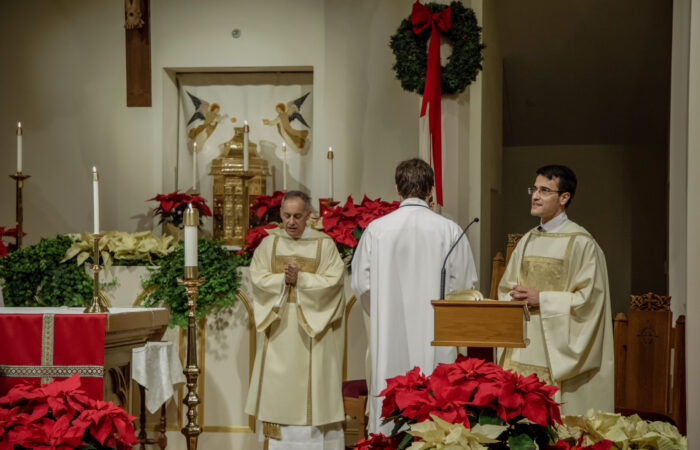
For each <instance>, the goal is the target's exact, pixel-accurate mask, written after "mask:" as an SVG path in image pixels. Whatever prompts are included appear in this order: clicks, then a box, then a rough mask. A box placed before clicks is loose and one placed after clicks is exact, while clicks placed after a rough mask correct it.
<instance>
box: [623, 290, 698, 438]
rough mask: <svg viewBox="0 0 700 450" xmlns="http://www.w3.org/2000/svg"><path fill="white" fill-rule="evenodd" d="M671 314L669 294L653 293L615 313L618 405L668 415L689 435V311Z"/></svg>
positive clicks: (658, 416)
mask: <svg viewBox="0 0 700 450" xmlns="http://www.w3.org/2000/svg"><path fill="white" fill-rule="evenodd" d="M672 318H673V315H672V313H671V297H668V296H662V295H656V294H652V293H648V294H645V295H633V296H632V300H631V303H630V309H629V317H627V316H625V314H623V313H619V314H618V315H617V316H616V317H615V322H614V341H615V410H616V411H618V412H620V413H622V414H626V415H628V414H631V413H637V414H639V416H640V417H642V418H646V419H651V420H654V419H656V420H658V419H664V417H666V418H670V419H672V421H673V422H675V424H676V426H677V427H678V429H679V430H680V432H681V433H682V434H685V433H686V398H685V316H680V317H679V318H678V320H677V321H676V326H675V327H673V326H672Z"/></svg>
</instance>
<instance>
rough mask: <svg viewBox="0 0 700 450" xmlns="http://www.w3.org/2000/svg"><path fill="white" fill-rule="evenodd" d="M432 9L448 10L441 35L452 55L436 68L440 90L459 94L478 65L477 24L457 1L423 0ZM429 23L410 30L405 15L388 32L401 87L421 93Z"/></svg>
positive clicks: (470, 81) (479, 30) (468, 82)
mask: <svg viewBox="0 0 700 450" xmlns="http://www.w3.org/2000/svg"><path fill="white" fill-rule="evenodd" d="M425 6H426V7H428V8H429V9H430V11H431V12H433V13H438V12H440V11H442V10H443V9H445V8H447V7H448V6H449V7H450V8H451V10H452V12H451V14H452V28H450V29H449V30H447V31H446V32H445V33H443V36H445V37H446V38H447V40H448V41H449V42H450V43H451V44H452V55H450V56H449V58H448V59H447V64H446V65H445V66H443V67H442V68H441V70H440V78H441V81H442V94H443V95H449V94H459V93H460V92H462V91H464V89H466V87H467V86H468V85H469V84H471V83H472V82H473V81H474V80H476V76H477V74H478V73H479V71H480V70H481V69H482V67H481V61H482V60H483V56H482V53H481V51H482V50H483V49H484V45H483V44H482V43H481V27H479V25H478V24H477V22H476V16H475V15H474V11H472V10H471V9H470V8H465V7H464V5H462V4H461V3H460V2H457V1H454V2H452V3H450V4H449V5H443V4H439V3H426V4H425ZM429 38H430V27H427V28H426V29H425V30H423V32H422V33H420V34H415V33H414V32H413V25H412V24H411V17H410V16H409V17H407V18H405V19H404V20H403V21H402V22H401V25H399V28H398V29H397V30H396V34H394V35H393V36H391V40H390V41H389V47H391V49H392V50H393V52H394V56H395V57H396V63H395V64H394V71H395V72H396V78H397V79H398V80H399V81H401V87H402V88H404V89H405V90H407V91H409V92H417V93H419V94H421V95H422V94H423V89H424V88H425V75H426V72H427V70H428V69H427V68H428V40H429Z"/></svg>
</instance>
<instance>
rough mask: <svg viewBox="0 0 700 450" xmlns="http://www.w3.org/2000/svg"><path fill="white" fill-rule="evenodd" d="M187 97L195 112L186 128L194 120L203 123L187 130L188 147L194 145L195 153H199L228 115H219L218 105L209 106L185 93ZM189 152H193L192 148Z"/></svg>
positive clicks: (233, 119)
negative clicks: (195, 145)
mask: <svg viewBox="0 0 700 450" xmlns="http://www.w3.org/2000/svg"><path fill="white" fill-rule="evenodd" d="M187 95H189V96H190V99H191V100H192V104H193V105H194V107H195V111H194V113H193V114H192V117H190V120H189V121H188V122H187V126H188V127H189V126H190V125H191V124H192V122H194V121H196V120H202V121H203V123H201V124H199V125H197V126H195V127H193V128H190V129H188V130H187V137H189V138H190V146H192V144H194V143H196V144H197V152H198V153H199V152H201V151H202V149H203V148H204V144H205V143H206V142H207V140H208V139H209V137H210V136H211V135H212V134H213V133H214V130H216V127H217V126H219V124H220V123H221V122H223V121H224V120H225V119H226V118H227V117H228V115H227V114H219V112H220V111H221V107H220V106H219V104H218V103H211V104H210V103H209V102H207V101H206V100H202V99H200V98H198V97H195V96H194V95H192V94H191V93H189V92H187ZM235 121H236V118H235V117H234V118H231V122H235ZM190 150H193V148H190Z"/></svg>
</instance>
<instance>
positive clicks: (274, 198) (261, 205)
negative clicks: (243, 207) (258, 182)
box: [250, 191, 284, 219]
mask: <svg viewBox="0 0 700 450" xmlns="http://www.w3.org/2000/svg"><path fill="white" fill-rule="evenodd" d="M282 197H284V191H275V192H274V193H273V194H272V195H257V196H256V197H255V203H254V204H253V205H252V206H251V207H250V212H251V213H252V214H253V215H255V217H257V218H258V219H262V217H263V216H264V215H265V213H266V212H267V211H268V210H269V209H271V208H276V207H278V206H281V205H282Z"/></svg>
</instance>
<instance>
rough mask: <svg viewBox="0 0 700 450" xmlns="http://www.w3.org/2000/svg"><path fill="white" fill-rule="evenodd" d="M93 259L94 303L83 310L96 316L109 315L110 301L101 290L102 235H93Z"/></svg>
mask: <svg viewBox="0 0 700 450" xmlns="http://www.w3.org/2000/svg"><path fill="white" fill-rule="evenodd" d="M92 237H93V247H92V251H93V257H92V261H93V264H92V275H93V285H92V301H91V302H90V304H89V305H88V306H87V307H86V308H85V309H84V310H83V312H84V313H88V314H94V313H108V312H109V308H108V305H109V304H110V303H109V300H108V299H107V297H106V296H105V295H104V293H103V292H102V291H101V290H100V270H102V266H100V238H101V237H102V235H100V234H93V235H92Z"/></svg>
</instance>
